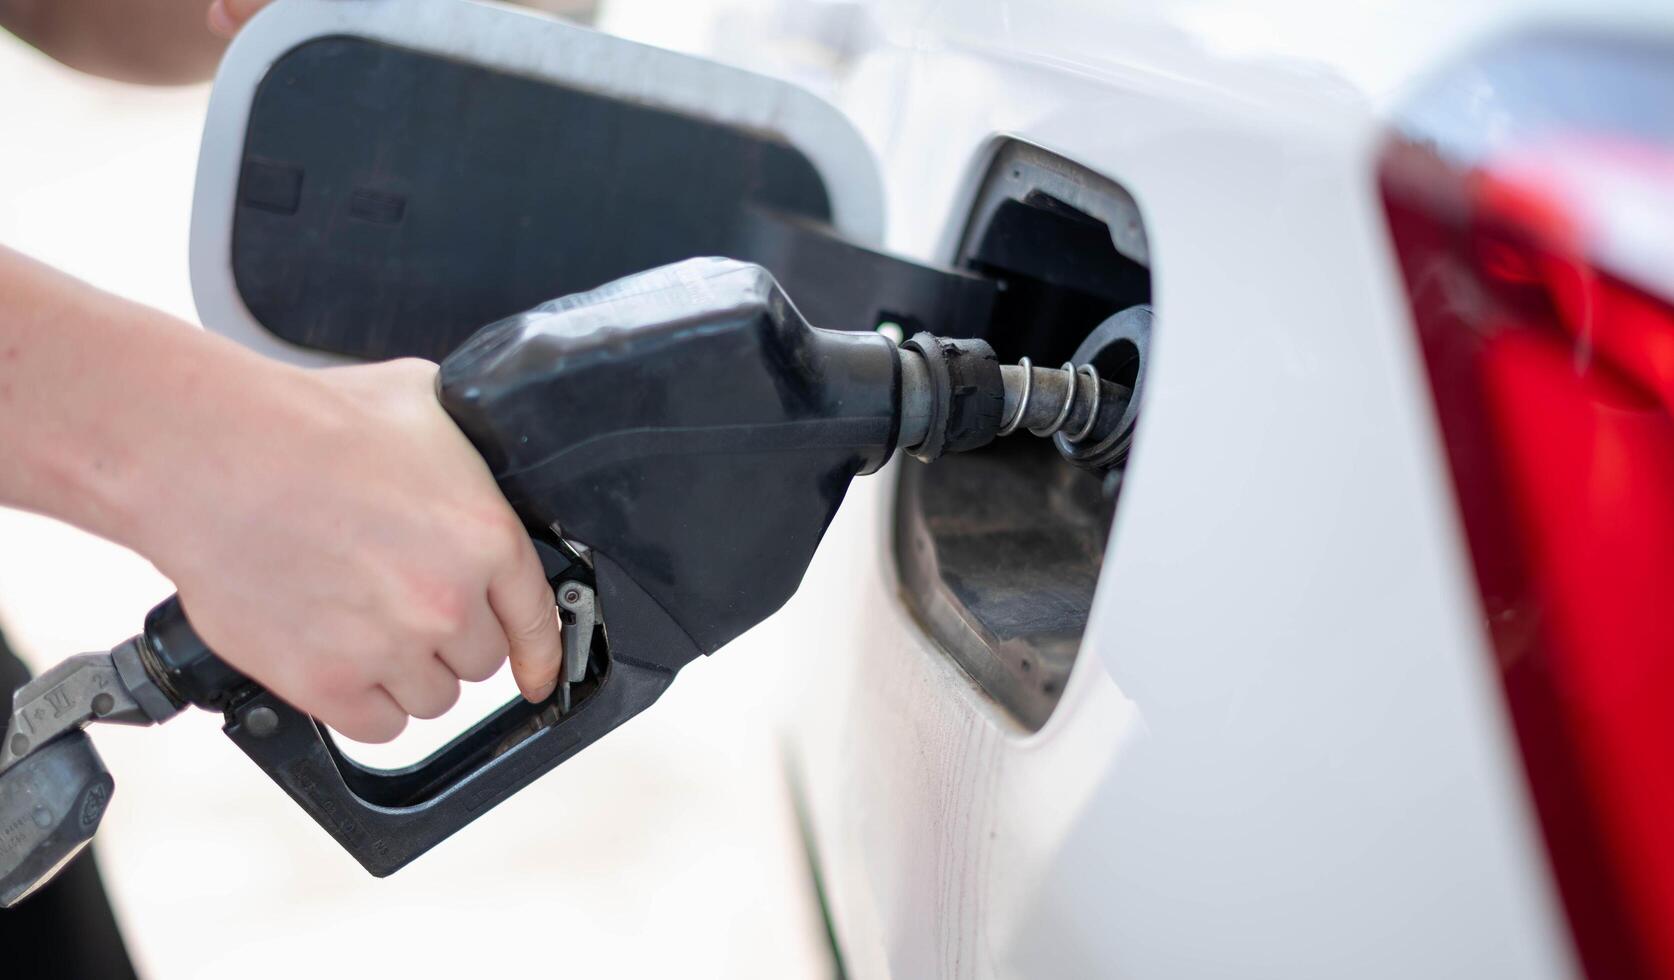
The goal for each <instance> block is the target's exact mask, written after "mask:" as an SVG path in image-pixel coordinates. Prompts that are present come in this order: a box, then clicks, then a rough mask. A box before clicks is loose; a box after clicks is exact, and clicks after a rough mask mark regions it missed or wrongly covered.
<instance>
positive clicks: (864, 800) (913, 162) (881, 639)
mask: <svg viewBox="0 0 1674 980" xmlns="http://www.w3.org/2000/svg"><path fill="white" fill-rule="evenodd" d="M784 6H785V7H788V8H792V9H794V8H796V7H798V6H810V5H807V4H803V5H797V4H786V5H784ZM868 10H869V12H870V13H871V15H872V17H873V19H874V22H875V23H877V24H879V25H881V27H882V30H881V31H880V34H881V39H880V40H878V41H877V43H876V45H875V46H874V47H871V48H869V49H867V50H864V51H863V52H861V53H860V54H859V55H858V56H857V57H856V58H855V68H854V70H853V72H852V74H850V75H849V76H848V77H847V80H846V81H845V82H844V84H842V85H841V86H838V87H837V88H836V92H837V94H838V97H839V102H840V104H841V105H843V107H844V108H845V109H846V110H847V111H849V112H850V113H851V115H852V116H853V117H854V118H855V119H856V121H857V122H858V123H859V124H860V125H861V127H862V129H863V131H864V132H866V133H867V135H868V136H869V137H870V138H871V139H872V140H873V141H874V142H875V143H876V144H878V146H879V147H880V150H879V156H880V159H881V160H882V163H883V167H884V174H885V186H886V189H887V196H888V201H889V205H890V209H889V215H890V219H889V231H888V237H889V241H890V243H891V245H893V246H894V247H897V248H900V249H902V250H904V251H906V252H907V253H909V254H912V255H915V256H918V257H922V258H930V259H939V260H944V261H945V260H947V259H949V258H951V257H952V255H951V253H952V249H953V247H954V243H955V241H956V239H957V236H958V235H959V234H960V231H961V229H962V227H963V225H964V222H965V216H966V210H967V208H968V206H969V199H970V195H971V193H972V191H973V186H974V183H975V180H976V178H977V177H978V176H979V175H980V174H981V173H982V172H983V169H984V165H985V163H986V158H987V155H988V153H989V152H990V148H991V146H992V144H993V142H994V140H995V139H996V138H998V137H1001V136H1007V137H1012V138H1017V139H1021V140H1024V141H1028V142H1032V143H1036V144H1038V145H1041V146H1043V147H1045V148H1047V149H1050V150H1052V151H1054V152H1056V153H1058V154H1060V155H1062V156H1064V157H1067V158H1069V159H1071V160H1073V161H1075V162H1077V163H1079V164H1081V165H1083V166H1085V167H1087V168H1088V169H1090V170H1092V171H1095V172H1097V173H1099V174H1101V175H1103V176H1106V177H1109V178H1111V179H1113V180H1116V181H1117V182H1118V183H1120V184H1121V185H1122V186H1123V187H1124V188H1125V189H1126V190H1128V191H1129V192H1130V193H1132V194H1133V196H1134V197H1135V198H1136V199H1137V200H1138V202H1139V205H1140V208H1141V210H1142V212H1143V214H1144V216H1145V222H1146V232H1147V234H1148V236H1149V243H1150V249H1151V253H1152V257H1153V264H1152V270H1153V277H1154V278H1153V283H1154V296H1155V304H1156V307H1157V311H1158V326H1157V334H1156V340H1155V345H1156V347H1155V350H1156V354H1155V358H1154V360H1153V362H1152V364H1151V367H1150V368H1149V374H1148V380H1147V384H1148V385H1149V389H1148V396H1147V397H1148V401H1147V403H1146V405H1145V406H1144V409H1143V414H1142V421H1141V423H1140V430H1139V433H1138V434H1137V436H1136V448H1135V453H1134V457H1133V459H1132V461H1131V462H1130V465H1129V469H1128V472H1127V479H1126V481H1125V483H1124V489H1123V498H1122V502H1121V505H1120V508H1119V510H1118V514H1117V518H1116V523H1115V527H1114V530H1113V534H1112V539H1111V543H1110V547H1109V550H1108V553H1107V555H1106V560H1105V564H1104V568H1103V572H1102V575H1101V578H1100V582H1099V591H1098V596H1097V600H1096V604H1095V607H1094V611H1093V615H1092V620H1091V622H1090V624H1089V627H1088V630H1087V634H1086V637H1085V640H1084V645H1083V650H1082V653H1081V656H1080V658H1079V660H1078V662H1077V664H1076V667H1075V670H1074V673H1073V674H1072V677H1071V681H1070V684H1069V687H1068V689H1067V691H1066V693H1065V695H1064V697H1063V700H1062V702H1061V703H1060V704H1059V706H1058V708H1057V710H1056V712H1055V714H1054V715H1053V716H1052V718H1051V719H1050V720H1049V721H1048V723H1047V724H1046V726H1045V728H1043V729H1042V730H1041V731H1040V732H1038V733H1036V734H1033V735H1029V734H1025V733H1024V732H1022V731H1021V730H1020V729H1018V728H1017V727H1016V726H1015V725H1014V724H1013V723H1011V722H1010V721H1009V719H1008V718H1006V717H1005V716H1004V715H1003V713H1002V712H1001V711H1000V710H999V709H998V708H997V706H996V705H995V704H994V703H993V702H992V701H990V700H989V699H988V697H987V696H986V695H985V694H984V693H982V692H981V691H980V690H978V689H977V688H976V687H975V685H974V684H972V683H971V682H970V681H969V679H968V678H966V676H965V675H964V674H963V673H962V672H961V671H960V669H959V668H958V667H957V666H956V665H955V664H954V663H953V662H952V660H951V659H950V658H949V656H948V655H947V654H946V653H945V652H943V651H942V650H941V649H939V648H938V647H936V646H935V645H934V643H932V642H931V641H929V640H928V639H927V638H926V637H925V634H924V630H923V628H922V627H921V626H920V625H919V624H918V623H917V622H916V621H915V620H914V619H913V618H912V617H911V616H910V615H908V614H907V612H906V611H905V609H904V607H903V606H902V604H901V601H900V599H899V596H898V592H897V589H898V587H899V585H898V581H897V578H896V573H895V564H894V560H893V558H892V555H891V548H892V545H891V537H890V534H889V530H888V529H889V525H890V508H891V505H892V490H893V488H892V486H891V485H890V484H889V483H888V482H887V481H877V482H874V483H873V484H871V485H869V486H866V487H863V488H859V489H857V493H856V494H855V495H853V496H854V497H859V498H861V499H853V497H852V498H851V501H850V502H849V504H848V505H847V507H846V509H845V511H844V513H843V514H842V515H841V516H840V518H839V522H838V524H837V526H835V527H834V528H833V530H832V534H831V536H830V539H834V540H838V541H845V542H848V543H847V544H846V546H844V547H842V548H840V549H839V548H835V547H829V548H828V550H827V551H826V552H824V553H822V554H821V556H820V558H819V559H818V560H817V561H816V566H815V569H814V570H813V571H812V572H811V575H810V579H811V586H812V587H811V588H809V589H807V590H806V591H807V592H810V593H812V594H813V595H812V596H806V595H805V596H804V597H802V598H799V599H798V600H797V601H796V602H794V603H793V605H792V607H791V611H789V612H788V613H787V614H786V615H785V616H784V617H782V618H781V619H779V620H777V621H776V622H777V625H778V628H780V629H783V630H784V631H785V634H786V639H787V642H788V641H790V639H791V637H798V636H807V635H810V634H812V635H816V636H820V637H822V638H823V639H822V640H821V641H820V642H819V643H818V644H817V647H818V649H819V651H820V653H822V654H824V655H819V656H814V657H805V658H799V660H798V664H797V667H796V668H795V669H796V670H797V671H799V672H800V671H803V670H813V671H815V672H816V676H814V677H812V678H808V679H806V681H805V683H804V688H805V690H804V697H803V698H802V699H801V700H800V701H798V702H797V704H798V710H796V711H795V712H793V713H791V715H790V716H789V719H788V724H789V725H790V727H791V730H792V731H793V732H794V734H795V745H796V747H797V753H798V755H797V762H798V765H799V767H800V769H801V776H800V782H801V783H802V785H803V786H804V787H805V792H806V793H807V794H808V796H809V798H810V801H811V803H810V810H811V813H812V818H811V822H812V823H813V825H814V830H815V833H814V838H815V846H816V848H817V851H818V854H819V858H820V861H821V864H822V867H823V870H824V874H825V877H826V887H827V889H828V891H829V897H828V900H829V902H830V905H831V908H832V915H833V918H834V920H835V929H836V931H837V934H838V938H839V944H840V947H841V949H842V952H843V954H844V956H845V958H846V963H845V965H846V966H847V968H848V970H849V972H850V974H851V975H853V976H857V977H886V976H887V977H983V978H986V977H1045V976H1123V977H1148V978H1150V977H1156V978H1186V977H1272V978H1296V977H1339V976H1355V977H1391V978H1410V977H1518V978H1533V977H1564V976H1573V975H1576V973H1577V970H1578V967H1577V964H1576V961H1575V957H1574V953H1573V950H1572V947H1571V943H1570V939H1569V936H1568V930H1567V926H1566V923H1565V921H1564V917H1563V914H1562V910H1561V903H1560V900H1559V898H1558V896H1557V894H1556V891H1555V889H1554V885H1553V882H1552V880H1551V876H1550V872H1549V870H1548V866H1547V863H1546V858H1545V855H1544V852H1543V846H1542V843H1541V839H1540V829H1539V826H1538V822H1537V819H1536V817H1535V814H1534V812H1533V810H1532V806H1531V803H1530V800H1529V797H1528V792H1527V789H1526V786H1525V784H1524V781H1523V776H1522V770H1521V762H1520V759H1519V756H1518V751H1517V747H1516V745H1515V741H1514V738H1513V736H1512V732H1511V728H1510V723H1509V719H1508V716H1507V711H1506V708H1505V705H1504V696H1503V693H1502V690H1501V688H1500V685H1499V679H1498V676H1497V670H1496V668H1495V666H1494V663H1493V658H1492V654H1491V652H1490V651H1489V649H1488V648H1487V644H1486V637H1485V634H1484V632H1483V630H1482V628H1481V624H1480V610H1479V609H1478V607H1477V600H1476V593H1475V587H1474V584H1473V582H1472V579H1471V577H1470V574H1471V573H1470V571H1469V568H1468V559H1467V556H1466V554H1465V552H1464V545H1463V536H1462V533H1461V530H1460V528H1459V527H1458V524H1457V516H1456V513H1455V508H1454V504H1453V500H1452V492H1451V488H1450V485H1449V482H1448V480H1449V478H1448V474H1447V472H1446V462H1445V457H1444V455H1443V453H1442V450H1441V446H1440V442H1439V437H1438V434H1437V432H1436V430H1435V427H1434V421H1433V418H1432V408H1431V404H1430V401H1429V396H1428V391H1427V382H1426V380H1425V378H1424V376H1423V368H1422V365H1421V364H1420V362H1419V359H1418V353H1417V349H1416V344H1415V343H1414V336H1413V332H1412V326H1411V323H1410V320H1409V317H1408V314H1407V312H1406V307H1405V299H1404V296H1403V294H1402V291H1401V285H1400V282H1399V279H1398V275H1397V272H1396V269H1395V266H1394V263H1393V261H1392V259H1391V256H1390V254H1389V244H1388V237H1387V232H1386V230H1385V226H1384V222H1383V216H1382V212H1381V207H1380V205H1379V202H1378V200H1377V196H1376V187H1375V183H1374V173H1375V160H1374V155H1375V153H1376V152H1377V150H1378V147H1379V141H1380V139H1381V138H1382V137H1383V136H1384V135H1386V133H1387V129H1386V123H1387V119H1388V115H1389V113H1390V111H1391V106H1392V105H1394V104H1395V103H1397V102H1398V100H1399V98H1400V96H1401V95H1402V94H1403V93H1404V92H1405V91H1406V90H1407V89H1409V88H1410V87H1411V86H1413V85H1415V84H1417V83H1419V82H1421V81H1422V80H1423V78H1424V76H1425V74H1426V73H1428V72H1430V71H1433V70H1435V69H1437V68H1438V67H1441V66H1443V65H1444V64H1445V63H1446V62H1447V61H1448V60H1449V59H1454V58H1457V57H1460V56H1462V55H1465V54H1468V52H1469V50H1470V48H1471V47H1472V46H1473V45H1474V44H1477V43H1480V42H1481V41H1482V40H1484V39H1490V38H1493V37H1497V36H1502V35H1508V34H1510V33H1512V32H1514V31H1517V30H1520V29H1522V28H1523V27H1524V26H1525V25H1536V26H1544V25H1554V24H1557V25H1571V26H1572V27H1573V28H1574V29H1578V30H1579V29H1587V28H1610V27H1615V26H1619V25H1623V24H1631V25H1634V29H1635V30H1636V31H1644V30H1645V29H1646V28H1647V27H1648V26H1656V27H1657V28H1658V29H1661V30H1668V29H1669V27H1670V13H1671V11H1670V10H1669V9H1668V8H1667V7H1666V6H1663V5H1650V4H1621V5H1607V6H1600V5H1592V6H1589V7H1587V8H1586V9H1581V8H1578V7H1577V5H1574V4H1545V5H1530V4H1511V3H1500V4H1472V5H1467V4H1441V3H1437V4H1421V5H1412V4H1382V5H1377V7H1375V8H1372V9H1368V7H1367V5H1364V4H1348V5H1323V4H1311V3H1306V4H1305V3H1280V4H1262V5H1259V8H1252V7H1250V6H1249V5H1245V4H1232V3H1155V4H1106V3H1098V2H1081V3H1075V2H1072V3H1050V4H1049V3H1026V2H1024V3H1003V2H969V3H941V4H927V3H926V4H900V3H876V4H872V5H870V6H869V7H868ZM729 26H730V28H731V29H732V30H734V31H736V30H737V29H738V28H737V21H733V22H731V23H730V24H729ZM745 36H746V37H747V38H750V37H751V35H748V34H746V35H745ZM762 36H771V34H770V28H768V29H764V30H763V33H762ZM720 40H721V41H722V42H723V43H721V44H720V45H719V46H720V47H721V49H722V50H723V51H724V52H726V53H729V54H731V55H733V56H737V55H738V54H739V53H740V52H741V51H743V50H744V48H745V45H744V44H743V43H733V44H730V45H729V44H725V43H724V39H720ZM752 40H755V38H752ZM746 63H751V64H757V66H758V67H759V66H760V64H761V63H760V62H753V61H747V62H746ZM899 465H917V464H914V463H911V462H908V463H903V464H899ZM996 560H997V561H1004V557H1003V556H996ZM845 589H846V592H845ZM834 594H842V595H844V596H845V598H843V599H841V600H840V601H832V598H831V597H832V596H833V595H834ZM816 665H817V666H816Z"/></svg>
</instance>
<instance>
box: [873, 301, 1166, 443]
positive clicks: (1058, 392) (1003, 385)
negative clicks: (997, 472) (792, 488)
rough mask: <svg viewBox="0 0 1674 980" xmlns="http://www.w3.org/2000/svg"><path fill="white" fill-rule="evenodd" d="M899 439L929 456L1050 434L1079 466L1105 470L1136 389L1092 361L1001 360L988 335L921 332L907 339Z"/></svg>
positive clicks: (1122, 437) (1120, 440)
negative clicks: (1004, 439)
mask: <svg viewBox="0 0 1674 980" xmlns="http://www.w3.org/2000/svg"><path fill="white" fill-rule="evenodd" d="M900 358H901V428H900V437H899V441H898V445H899V446H900V448H902V449H904V450H906V451H907V452H909V453H911V454H912V455H914V456H917V457H918V458H919V459H921V460H924V461H925V462H929V461H931V460H934V459H936V458H937V457H939V456H941V455H943V454H944V453H950V452H965V451H968V450H971V449H977V448H980V447H982V446H985V445H987V444H988V443H989V442H992V441H993V440H994V439H995V438H997V437H999V436H1008V435H1011V434H1013V433H1016V432H1028V433H1030V434H1032V435H1035V436H1039V437H1041V438H1050V439H1052V440H1053V441H1054V443H1055V444H1056V445H1057V447H1058V451H1059V452H1060V453H1062V454H1063V456H1064V457H1065V458H1066V459H1068V460H1070V461H1071V462H1072V463H1075V464H1076V465H1078V466H1082V467H1085V468H1087V469H1092V470H1102V469H1106V468H1108V467H1109V466H1111V465H1112V464H1114V463H1116V462H1119V461H1120V460H1121V457H1122V455H1123V454H1124V453H1125V452H1126V448H1127V439H1126V438H1125V436H1126V431H1125V429H1126V428H1127V426H1128V425H1130V424H1131V421H1132V419H1131V413H1130V412H1129V407H1130V403H1131V402H1132V401H1133V390H1132V389H1131V388H1129V387H1128V386H1126V385H1123V384H1118V383H1117V382H1114V381H1110V380H1108V379H1105V378H1101V377H1100V376H1099V372H1098V369H1097V368H1096V367H1095V366H1094V365H1093V364H1092V363H1090V362H1088V363H1082V364H1079V365H1078V364H1075V363H1073V362H1065V363H1064V365H1063V366H1062V367H1057V368H1048V367H1038V366H1036V365H1035V364H1033V363H1032V362H1031V361H1030V360H1029V358H1027V357H1025V358H1022V359H1020V360H1019V361H1018V363H1016V364H1005V365H1002V364H1000V362H999V359H998V358H997V357H996V356H995V354H994V349H993V348H992V347H991V346H989V345H988V343H987V342H986V341H982V340H974V339H952V338H948V337H938V336H935V335H932V334H929V333H918V334H915V335H913V336H912V337H911V338H909V339H908V340H906V341H905V342H904V343H902V345H901V348H900Z"/></svg>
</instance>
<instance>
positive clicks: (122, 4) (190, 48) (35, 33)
mask: <svg viewBox="0 0 1674 980" xmlns="http://www.w3.org/2000/svg"><path fill="white" fill-rule="evenodd" d="M268 2H269V0H214V2H213V3H209V4H207V10H208V13H207V15H206V13H205V9H206V0H0V28H5V29H7V30H9V31H11V32H12V33H14V34H16V35H17V36H18V37H20V38H22V39H23V40H25V41H28V42H29V43H30V44H32V45H34V46H35V47H37V48H39V49H40V50H41V51H42V52H44V53H45V54H47V55H49V56H50V57H52V58H55V59H57V60H59V61H61V62H63V63H64V64H66V65H69V66H70V67H71V68H75V69H77V70H79V71H84V72H87V73H89V74H92V75H102V76H104V77H105V78H114V79H116V80H118V81H124V82H140V83H143V84H150V85H181V84H185V83H187V82H197V81H202V80H203V79H206V78H208V77H209V76H210V74H211V73H212V72H214V70H215V64H216V62H217V61H219V60H220V57H221V52H222V50H223V49H225V47H226V39H227V38H230V37H232V36H233V33H234V32H236V31H237V30H238V29H239V28H240V27H242V26H243V25H244V22H245V21H247V20H249V19H250V17H252V16H253V15H254V14H255V13H256V11H258V10H260V9H261V8H262V7H264V6H266V5H267V3H268Z"/></svg>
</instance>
